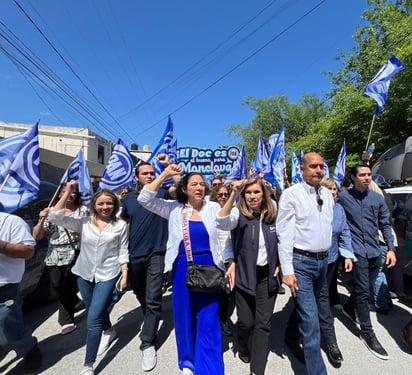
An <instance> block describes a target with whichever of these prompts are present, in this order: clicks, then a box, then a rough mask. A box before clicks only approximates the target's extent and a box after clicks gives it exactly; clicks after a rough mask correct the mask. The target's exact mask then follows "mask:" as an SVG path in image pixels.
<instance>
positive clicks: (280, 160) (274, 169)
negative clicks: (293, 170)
mask: <svg viewBox="0 0 412 375" xmlns="http://www.w3.org/2000/svg"><path fill="white" fill-rule="evenodd" d="M285 127H286V126H285V124H283V125H282V127H281V129H280V131H279V135H278V137H277V140H276V143H275V147H274V148H273V152H272V155H271V157H270V162H269V166H270V172H267V173H266V174H265V180H267V181H269V182H270V183H271V184H272V185H275V186H276V187H277V188H278V189H280V190H284V188H285V174H286V148H285Z"/></svg>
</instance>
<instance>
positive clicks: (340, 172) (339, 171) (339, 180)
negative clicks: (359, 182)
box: [333, 140, 346, 190]
mask: <svg viewBox="0 0 412 375" xmlns="http://www.w3.org/2000/svg"><path fill="white" fill-rule="evenodd" d="M345 166H346V142H345V140H343V145H342V148H341V150H340V152H339V156H338V160H337V162H336V167H335V171H334V172H333V180H334V181H335V182H336V186H337V188H338V189H339V190H340V189H341V188H342V184H343V181H345Z"/></svg>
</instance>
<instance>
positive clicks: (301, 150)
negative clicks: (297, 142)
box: [299, 146, 305, 164]
mask: <svg viewBox="0 0 412 375" xmlns="http://www.w3.org/2000/svg"><path fill="white" fill-rule="evenodd" d="M304 156H305V154H304V153H303V147H302V146H300V151H299V163H300V164H302V160H303V157H304Z"/></svg>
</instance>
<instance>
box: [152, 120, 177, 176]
mask: <svg viewBox="0 0 412 375" xmlns="http://www.w3.org/2000/svg"><path fill="white" fill-rule="evenodd" d="M172 142H173V123H172V120H171V119H170V116H169V120H168V121H167V125H166V129H165V131H164V133H163V135H162V137H161V138H160V141H159V143H158V144H157V146H156V148H155V149H154V151H153V152H152V154H151V155H150V157H149V159H148V160H147V161H148V162H149V163H150V164H152V166H153V168H154V170H155V172H156V176H158V175H160V173H162V171H163V169H164V167H163V165H162V164H161V163H160V162H159V161H158V160H157V159H156V157H157V156H158V155H160V154H167V155H169V151H170V149H171V147H172Z"/></svg>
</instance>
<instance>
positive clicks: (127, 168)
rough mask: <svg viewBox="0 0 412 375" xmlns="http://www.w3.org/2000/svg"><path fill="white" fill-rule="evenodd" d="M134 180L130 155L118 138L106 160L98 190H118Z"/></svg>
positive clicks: (130, 184)
mask: <svg viewBox="0 0 412 375" xmlns="http://www.w3.org/2000/svg"><path fill="white" fill-rule="evenodd" d="M135 182H136V180H135V178H134V170H133V160H132V155H130V151H129V149H128V148H127V147H126V145H125V144H124V143H123V141H122V140H121V139H120V138H119V140H118V141H117V144H116V145H115V146H114V148H113V151H112V154H111V155H110V158H109V161H108V162H107V165H106V169H105V170H104V172H103V176H102V179H101V180H100V183H99V188H98V190H100V189H110V190H112V191H118V190H121V189H123V188H127V187H129V186H132V185H133V184H134V183H135Z"/></svg>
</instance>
